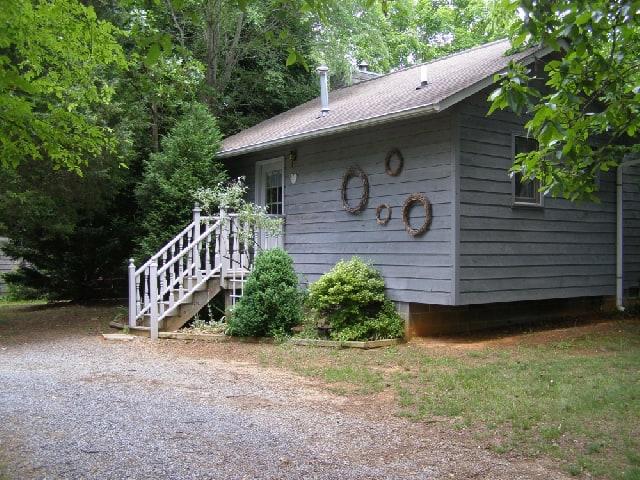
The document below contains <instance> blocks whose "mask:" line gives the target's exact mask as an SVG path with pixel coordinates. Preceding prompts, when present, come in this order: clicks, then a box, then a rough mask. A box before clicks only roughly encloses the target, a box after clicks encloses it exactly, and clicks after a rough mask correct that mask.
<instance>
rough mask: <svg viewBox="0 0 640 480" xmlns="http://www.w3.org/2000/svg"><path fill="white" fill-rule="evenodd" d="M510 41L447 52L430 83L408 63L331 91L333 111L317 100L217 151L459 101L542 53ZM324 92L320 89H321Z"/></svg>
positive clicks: (227, 152)
mask: <svg viewBox="0 0 640 480" xmlns="http://www.w3.org/2000/svg"><path fill="white" fill-rule="evenodd" d="M509 48H510V44H509V41H508V40H498V41H496V42H492V43H488V44H486V45H482V46H480V47H476V48H472V49H470V50H465V51H463V52H459V53H456V54H453V55H449V56H447V57H443V58H440V59H437V60H434V61H432V62H429V63H426V64H423V65H426V69H427V78H428V85H426V86H425V87H424V88H421V89H416V87H418V86H419V85H420V72H421V66H422V65H416V66H414V67H410V68H406V69H403V70H399V71H397V72H393V73H390V74H387V75H383V76H380V77H378V78H375V79H372V80H368V81H366V82H362V83H358V84H356V85H353V86H351V87H347V88H342V89H339V90H335V91H332V92H330V93H329V108H330V109H331V111H330V113H329V114H328V115H327V116H324V117H323V116H321V114H320V108H321V105H320V99H319V98H318V99H315V100H312V101H309V102H307V103H304V104H302V105H299V106H298V107H295V108H293V109H291V110H288V111H286V112H284V113H282V114H280V115H277V116H275V117H273V118H270V119H268V120H265V121H263V122H261V123H259V124H257V125H254V126H253V127H251V128H248V129H246V130H243V131H241V132H239V133H237V134H235V135H233V136H231V137H228V138H226V139H225V140H223V143H222V148H221V150H220V151H219V152H218V156H219V157H222V158H228V157H233V156H236V155H239V154H242V153H248V152H253V151H258V150H262V149H264V148H270V147H275V146H281V145H286V144H288V143H292V142H294V141H300V140H304V139H308V138H314V137H319V136H324V135H329V134H332V133H336V132H340V131H346V130H350V129H355V128H360V127H364V126H367V125H372V124H379V123H384V122H387V121H392V120H397V119H402V118H410V117H412V116H416V115H422V114H425V113H428V112H437V111H441V110H444V109H445V108H447V107H449V106H451V105H453V104H455V103H457V102H459V101H460V100H462V99H464V98H466V97H468V96H469V95H472V94H474V93H476V92H478V91H480V90H481V89H483V88H485V87H487V86H489V85H490V84H491V83H492V82H493V77H494V75H495V74H496V73H498V72H501V71H503V70H504V69H505V68H506V67H507V66H508V64H509V61H511V60H515V61H521V62H524V63H528V62H530V61H532V60H533V59H534V58H535V57H536V56H540V55H541V54H542V53H546V52H541V51H540V50H539V49H537V48H531V49H529V50H525V51H523V52H520V53H516V54H514V55H509V56H506V55H505V52H507V51H508V50H509ZM318 92H319V89H318Z"/></svg>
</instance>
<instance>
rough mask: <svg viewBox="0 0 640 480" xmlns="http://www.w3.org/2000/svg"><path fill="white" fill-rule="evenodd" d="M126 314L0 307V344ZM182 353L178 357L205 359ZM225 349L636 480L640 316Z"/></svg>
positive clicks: (485, 440)
mask: <svg viewBox="0 0 640 480" xmlns="http://www.w3.org/2000/svg"><path fill="white" fill-rule="evenodd" d="M122 311H123V310H122V307H117V306H92V307H82V306H74V305H58V306H54V307H49V306H45V305H32V306H25V307H15V306H12V305H2V304H0V346H2V345H3V344H5V343H6V342H11V341H24V340H28V339H30V338H34V335H38V334H41V335H48V336H49V335H54V334H63V335H68V334H70V333H73V334H81V335H86V334H97V333H99V332H101V331H109V328H108V322H109V321H110V320H113V319H114V317H116V316H119V315H122ZM161 342H162V341H161ZM185 345H186V348H184V354H189V355H200V354H202V353H198V351H197V350H194V348H193V346H194V345H189V344H185ZM228 347H229V348H226V350H224V348H223V347H221V346H217V347H216V346H211V347H208V348H209V349H208V350H206V351H204V352H206V353H205V354H207V355H221V356H222V355H226V356H227V359H228V360H233V359H240V356H242V355H244V358H242V360H247V359H249V360H251V361H255V362H257V363H258V364H259V365H261V366H263V367H267V368H277V369H282V370H288V371H292V372H294V373H297V374H301V375H304V376H306V377H309V378H311V379H313V380H314V382H316V383H317V384H318V386H319V387H320V388H328V389H330V390H332V391H334V392H336V393H338V394H340V395H349V396H362V397H363V398H366V396H370V397H371V401H375V399H376V396H377V395H385V398H386V399H388V400H389V402H390V403H389V405H390V407H389V408H390V411H391V412H392V413H393V414H394V415H398V416H401V417H405V418H407V419H408V420H409V421H413V422H423V421H424V422H431V421H438V420H440V419H446V421H447V424H449V425H451V428H453V429H455V430H456V431H457V433H460V432H465V433H466V437H467V438H469V439H470V441H473V442H474V443H475V444H477V445H480V446H484V447H485V448H489V449H492V450H494V451H495V452H496V453H498V454H505V453H508V452H512V451H515V452H518V453H524V454H528V455H531V456H540V455H543V456H549V457H552V458H555V459H556V460H557V461H558V462H559V464H562V465H563V466H564V468H565V469H566V470H567V471H568V472H571V473H573V474H575V475H576V476H580V475H581V474H582V473H583V472H588V473H589V474H591V475H592V476H597V477H600V478H611V479H625V480H631V479H638V480H640V321H639V320H638V319H636V318H625V319H613V320H611V319H608V320H607V321H603V322H600V323H595V324H588V325H581V326H579V327H573V328H572V327H568V328H562V329H561V330H558V329H555V330H546V331H545V330H536V331H533V330H532V331H528V332H525V333H524V334H523V333H519V334H517V335H514V334H509V335H497V334H493V335H490V336H483V337H472V338H464V337H462V338H458V339H442V341H441V340H440V339H429V340H423V339H415V340H412V341H411V342H408V343H406V344H400V345H398V346H394V347H387V348H380V349H373V350H359V349H336V348H320V347H304V346H296V345H292V344H287V343H283V344H279V345H278V344H275V345H269V344H262V345H255V344H254V345H248V344H247V345H245V344H233V345H228ZM231 347H232V348H231ZM225 352H226V353H225ZM249 357H251V358H249Z"/></svg>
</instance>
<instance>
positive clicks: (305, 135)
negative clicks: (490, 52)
mask: <svg viewBox="0 0 640 480" xmlns="http://www.w3.org/2000/svg"><path fill="white" fill-rule="evenodd" d="M440 110H441V108H440V104H437V103H436V104H433V103H430V104H427V105H421V106H420V107H415V108H411V109H407V110H400V111H398V112H393V113H389V114H385V115H379V116H377V117H371V118H367V119H365V120H359V121H355V122H349V123H343V124H340V125H334V126H332V127H327V128H323V129H319V130H312V131H308V132H302V133H298V134H295V135H289V136H286V137H282V138H276V139H274V140H271V141H268V142H261V143H254V144H251V145H245V146H243V147H240V148H236V149H232V150H222V151H220V152H218V154H217V155H216V158H219V159H225V158H232V157H235V156H238V155H243V154H246V153H252V152H257V151H260V150H266V149H268V148H277V147H281V146H284V145H288V144H291V143H293V142H300V141H304V140H310V139H314V138H319V137H324V136H327V135H333V134H335V133H342V132H348V131H351V130H356V129H359V128H365V127H369V126H372V125H380V124H384V123H387V122H392V121H396V120H404V119H409V118H413V117H418V116H421V115H427V114H429V113H433V112H438V111H440Z"/></svg>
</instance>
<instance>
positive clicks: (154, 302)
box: [149, 260, 158, 340]
mask: <svg viewBox="0 0 640 480" xmlns="http://www.w3.org/2000/svg"><path fill="white" fill-rule="evenodd" d="M149 317H150V318H149V327H150V328H151V330H150V332H151V339H152V340H157V339H158V262H157V261H156V260H153V261H152V262H151V265H150V266H149Z"/></svg>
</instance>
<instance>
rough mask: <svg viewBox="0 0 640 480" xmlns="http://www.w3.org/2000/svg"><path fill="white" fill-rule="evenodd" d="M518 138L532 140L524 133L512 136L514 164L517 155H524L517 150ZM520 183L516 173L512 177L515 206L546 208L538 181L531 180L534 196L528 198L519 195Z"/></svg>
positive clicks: (512, 193) (512, 194)
mask: <svg viewBox="0 0 640 480" xmlns="http://www.w3.org/2000/svg"><path fill="white" fill-rule="evenodd" d="M518 138H522V139H526V140H532V139H531V138H530V137H527V136H526V135H525V134H522V133H513V134H512V135H511V160H512V162H513V163H515V159H516V155H517V154H518V153H522V152H518V151H517V149H516V141H517V139H518ZM519 182H520V181H519V180H518V174H517V173H515V172H514V173H513V175H512V176H511V197H512V203H513V206H517V207H537V208H540V207H544V195H543V194H542V192H540V181H539V180H538V179H535V180H531V182H532V183H533V196H527V197H523V196H518V195H517V193H518V192H517V188H518V183H519Z"/></svg>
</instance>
